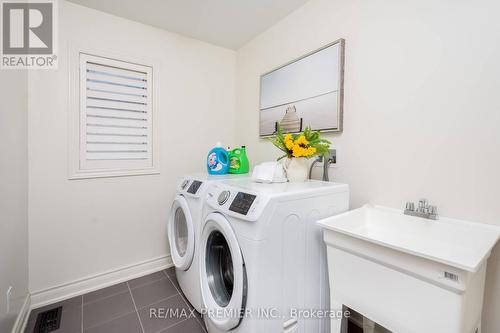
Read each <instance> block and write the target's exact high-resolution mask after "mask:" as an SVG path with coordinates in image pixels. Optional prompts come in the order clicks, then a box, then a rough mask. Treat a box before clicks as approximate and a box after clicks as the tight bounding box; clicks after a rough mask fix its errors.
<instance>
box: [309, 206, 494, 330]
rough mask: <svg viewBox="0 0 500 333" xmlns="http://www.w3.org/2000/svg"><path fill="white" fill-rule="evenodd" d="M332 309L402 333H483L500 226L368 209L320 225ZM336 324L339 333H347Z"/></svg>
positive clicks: (331, 219) (388, 209)
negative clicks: (484, 307)
mask: <svg viewBox="0 0 500 333" xmlns="http://www.w3.org/2000/svg"><path fill="white" fill-rule="evenodd" d="M318 223H319V225H321V226H322V227H323V229H324V240H325V243H326V245H327V256H328V269H329V278H330V292H331V303H332V308H340V307H341V306H342V305H346V306H348V307H350V308H352V309H354V310H356V311H358V312H360V313H362V314H363V315H364V316H366V317H368V318H369V319H371V320H373V321H375V322H377V323H379V324H380V325H382V326H384V327H386V328H387V329H389V330H391V331H393V332H396V333H433V332H436V333H437V332H439V333H474V332H476V330H477V332H480V326H481V309H482V303H483V293H484V280H485V272H486V260H487V259H488V257H489V255H490V252H491V249H492V248H493V246H494V245H495V244H496V242H497V240H498V238H499V236H500V228H498V227H495V226H490V225H485V224H480V223H471V222H465V221H460V220H455V219H448V218H443V217H441V218H440V219H439V220H437V221H435V220H427V219H423V218H419V217H413V216H407V215H404V214H403V211H402V210H401V211H400V210H395V209H390V208H385V207H380V206H373V205H365V206H363V207H362V208H359V209H355V210H352V211H349V212H346V213H343V214H340V215H337V216H333V217H330V218H326V219H323V220H320V221H319V222H318ZM340 326H341V324H340V321H337V320H332V333H337V332H340Z"/></svg>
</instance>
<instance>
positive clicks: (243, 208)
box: [229, 192, 257, 215]
mask: <svg viewBox="0 0 500 333" xmlns="http://www.w3.org/2000/svg"><path fill="white" fill-rule="evenodd" d="M255 198H257V196H256V195H253V194H248V193H244V192H238V194H236V196H235V197H234V199H233V202H231V205H230V206H229V210H230V211H233V212H235V213H239V214H242V215H247V214H248V211H249V209H250V207H252V204H253V202H254V201H255Z"/></svg>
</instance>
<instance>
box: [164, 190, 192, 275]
mask: <svg viewBox="0 0 500 333" xmlns="http://www.w3.org/2000/svg"><path fill="white" fill-rule="evenodd" d="M167 233H168V242H169V245H170V252H171V253H172V261H173V262H174V265H175V267H176V268H178V269H181V270H187V269H189V267H190V266H191V262H192V261H193V257H194V227H193V219H192V217H191V213H190V211H189V206H188V204H187V201H186V199H185V198H184V197H183V196H181V195H178V196H177V197H176V198H175V199H174V202H173V204H172V209H171V210H170V218H169V221H168V227H167Z"/></svg>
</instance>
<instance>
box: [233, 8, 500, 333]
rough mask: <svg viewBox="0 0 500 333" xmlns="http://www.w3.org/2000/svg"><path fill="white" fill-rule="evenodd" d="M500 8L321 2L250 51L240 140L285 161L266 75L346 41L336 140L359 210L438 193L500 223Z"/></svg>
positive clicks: (489, 315)
mask: <svg viewBox="0 0 500 333" xmlns="http://www.w3.org/2000/svg"><path fill="white" fill-rule="evenodd" d="M499 10H500V3H499V2H498V1H493V0H491V1H490V0H482V1H476V2H470V1H453V0H443V1H438V2H436V1H430V0H424V1H410V0H405V1H401V0H397V1H396V0H386V1H372V0H352V1H340V0H311V1H310V2H308V3H307V4H305V5H304V6H303V7H301V8H299V9H298V10H297V11H295V12H294V13H292V14H291V15H289V16H288V17H286V18H285V19H283V20H282V21H280V22H279V23H278V24H276V25H275V26H274V27H272V28H271V29H269V30H268V31H266V32H264V33H263V34H262V35H260V36H258V37H257V38H255V39H254V40H253V41H251V42H250V43H248V44H247V45H245V46H244V47H243V48H241V49H240V50H239V51H238V54H237V112H238V114H237V124H238V127H237V130H238V135H239V141H241V142H242V143H243V144H246V145H247V147H249V148H248V152H249V156H250V159H251V161H252V162H253V163H254V164H255V163H258V162H261V161H264V160H269V159H273V158H275V157H277V156H278V151H277V150H276V149H274V148H273V147H272V146H271V144H270V143H268V142H265V141H263V140H259V138H258V124H259V121H258V117H259V115H258V106H259V96H258V93H259V76H260V74H262V73H264V72H267V71H269V70H270V69H273V68H275V67H276V66H279V65H281V64H283V63H286V62H288V61H290V60H292V59H294V58H296V57H299V56H301V55H302V54H305V53H307V52H309V51H312V50H314V49H317V48H319V47H321V46H322V45H325V44H327V43H329V42H332V41H334V40H336V39H338V38H345V39H346V65H345V108H344V110H345V113H344V132H343V133H342V134H340V135H338V134H337V135H328V137H329V138H331V139H332V140H333V142H334V144H335V146H336V147H337V148H338V159H339V167H338V168H337V169H335V170H334V171H333V172H332V176H333V178H334V179H335V180H336V181H340V182H345V183H349V184H350V185H351V191H352V195H351V207H353V208H354V207H359V206H360V205H362V204H364V203H366V202H373V203H377V204H381V205H386V206H391V207H397V208H403V207H404V202H405V201H407V200H415V199H418V198H419V197H427V198H428V199H429V200H430V201H431V202H432V203H434V204H437V205H438V207H439V210H440V213H441V214H442V215H446V216H450V217H456V218H462V219H466V220H471V221H477V222H484V223H490V224H500V205H499V203H498V201H499V199H500V176H499V171H500V154H499V149H500V131H499V129H498V126H499V124H500V94H499V89H500V65H499V63H498V59H499V56H500V43H498V40H499V38H500V35H499V31H500V21H499V20H498V15H497V14H498V12H499ZM304 84H307V82H304ZM495 252H498V251H495ZM499 260H500V256H498V255H497V254H496V253H495V256H494V257H493V258H492V259H491V260H490V261H489V264H490V267H489V273H488V288H487V291H486V301H485V320H484V321H485V324H484V325H485V327H484V328H485V332H486V333H495V332H500V317H499V316H498V313H499V311H500V265H499Z"/></svg>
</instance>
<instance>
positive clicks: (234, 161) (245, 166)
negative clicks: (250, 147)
mask: <svg viewBox="0 0 500 333" xmlns="http://www.w3.org/2000/svg"><path fill="white" fill-rule="evenodd" d="M248 171H250V163H249V162H248V157H247V150H246V148H245V146H241V148H235V149H233V150H231V152H230V153H229V173H236V174H241V173H248Z"/></svg>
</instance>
